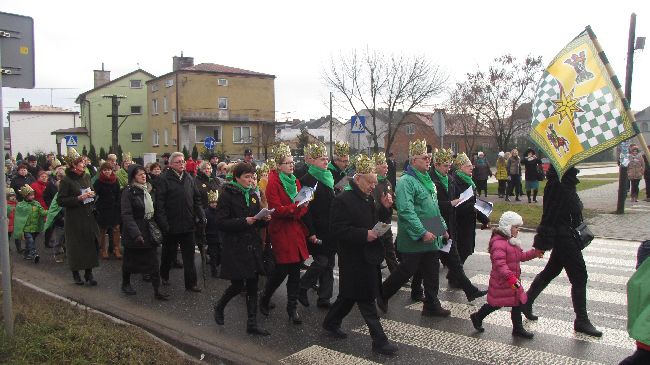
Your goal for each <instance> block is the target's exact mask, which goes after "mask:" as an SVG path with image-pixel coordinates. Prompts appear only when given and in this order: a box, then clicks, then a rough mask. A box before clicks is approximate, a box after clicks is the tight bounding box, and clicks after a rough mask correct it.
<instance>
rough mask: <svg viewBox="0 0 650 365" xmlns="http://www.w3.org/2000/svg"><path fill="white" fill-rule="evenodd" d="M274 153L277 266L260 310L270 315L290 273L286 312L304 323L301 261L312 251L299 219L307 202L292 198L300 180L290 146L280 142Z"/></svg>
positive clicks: (271, 199)
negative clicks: (300, 312)
mask: <svg viewBox="0 0 650 365" xmlns="http://www.w3.org/2000/svg"><path fill="white" fill-rule="evenodd" d="M273 154H274V159H275V162H276V163H277V169H276V170H272V171H270V172H269V182H268V185H267V186H266V199H267V202H268V205H269V209H275V211H274V212H273V219H271V223H270V224H269V229H268V231H269V235H270V236H271V244H272V245H273V254H274V256H275V261H276V265H275V270H274V271H273V273H272V274H271V277H269V279H268V281H267V282H266V287H265V288H264V293H263V294H262V297H261V298H260V312H262V314H264V315H268V314H269V310H270V309H271V308H270V307H269V303H270V300H271V296H272V295H273V293H274V292H275V290H276V289H277V288H278V287H279V286H280V284H282V282H283V281H284V278H285V277H287V276H289V278H288V279H287V313H288V314H289V319H291V321H292V322H293V323H294V324H301V323H302V320H301V319H300V316H299V315H298V312H297V310H296V305H297V300H298V292H299V284H300V264H301V263H302V262H303V261H305V260H306V259H307V257H309V252H308V251H307V243H306V239H305V237H306V236H307V228H306V227H305V225H304V224H303V223H302V221H301V219H300V218H301V217H302V216H303V215H305V213H306V212H307V204H304V205H302V206H300V207H298V206H297V205H296V203H294V201H293V200H294V198H295V197H296V195H297V194H298V191H300V188H301V186H300V181H298V179H296V177H295V176H294V175H293V168H294V162H293V157H292V156H291V150H290V149H289V146H287V145H285V144H283V143H280V145H279V146H278V147H276V148H275V150H274V152H273Z"/></svg>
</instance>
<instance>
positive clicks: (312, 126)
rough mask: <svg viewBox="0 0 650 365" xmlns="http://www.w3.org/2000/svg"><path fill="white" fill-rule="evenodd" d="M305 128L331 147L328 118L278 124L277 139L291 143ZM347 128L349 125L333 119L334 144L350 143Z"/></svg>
mask: <svg viewBox="0 0 650 365" xmlns="http://www.w3.org/2000/svg"><path fill="white" fill-rule="evenodd" d="M303 128H305V129H307V131H308V132H309V134H311V135H312V136H314V137H316V138H318V140H319V141H321V142H323V143H325V145H327V146H329V144H330V143H331V141H330V130H329V118H328V117H322V118H319V119H316V120H314V119H312V120H309V121H299V120H294V121H293V122H285V123H278V126H276V129H275V139H276V140H277V141H291V140H293V139H294V138H296V137H297V136H298V135H299V134H300V130H301V129H303ZM346 128H349V123H348V125H347V126H346V125H345V124H343V123H341V122H339V121H338V120H337V119H333V123H332V140H333V141H334V142H337V141H343V142H348V141H349V140H348V135H349V133H348V130H347V129H346Z"/></svg>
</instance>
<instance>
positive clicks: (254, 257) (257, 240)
mask: <svg viewBox="0 0 650 365" xmlns="http://www.w3.org/2000/svg"><path fill="white" fill-rule="evenodd" d="M249 199H250V200H249V206H246V201H245V198H244V193H243V192H242V191H241V190H239V188H237V187H236V186H234V185H233V184H225V185H224V186H223V188H222V189H221V193H220V196H219V201H218V203H217V212H216V220H217V222H219V229H220V230H221V232H222V236H221V237H222V243H221V248H222V251H221V255H222V256H221V277H222V278H223V279H226V280H243V279H251V278H254V277H255V275H256V274H258V273H262V271H263V266H262V238H261V237H260V228H262V227H264V226H265V225H266V224H265V222H263V221H258V222H256V223H254V224H252V225H249V224H247V223H246V217H252V216H254V215H255V214H257V213H258V212H259V211H260V202H259V199H258V198H257V195H255V194H253V193H251V194H250V196H249Z"/></svg>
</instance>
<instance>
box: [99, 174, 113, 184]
mask: <svg viewBox="0 0 650 365" xmlns="http://www.w3.org/2000/svg"><path fill="white" fill-rule="evenodd" d="M116 180H117V176H116V175H115V174H111V176H109V177H106V175H104V173H103V172H100V173H99V181H101V182H103V183H107V184H115V181H116Z"/></svg>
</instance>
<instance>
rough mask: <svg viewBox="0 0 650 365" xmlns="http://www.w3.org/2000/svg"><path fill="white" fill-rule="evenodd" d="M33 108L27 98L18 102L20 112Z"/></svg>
mask: <svg viewBox="0 0 650 365" xmlns="http://www.w3.org/2000/svg"><path fill="white" fill-rule="evenodd" d="M31 108H32V105H31V104H30V103H29V101H25V98H22V100H21V101H19V102H18V110H30V109H31Z"/></svg>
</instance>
